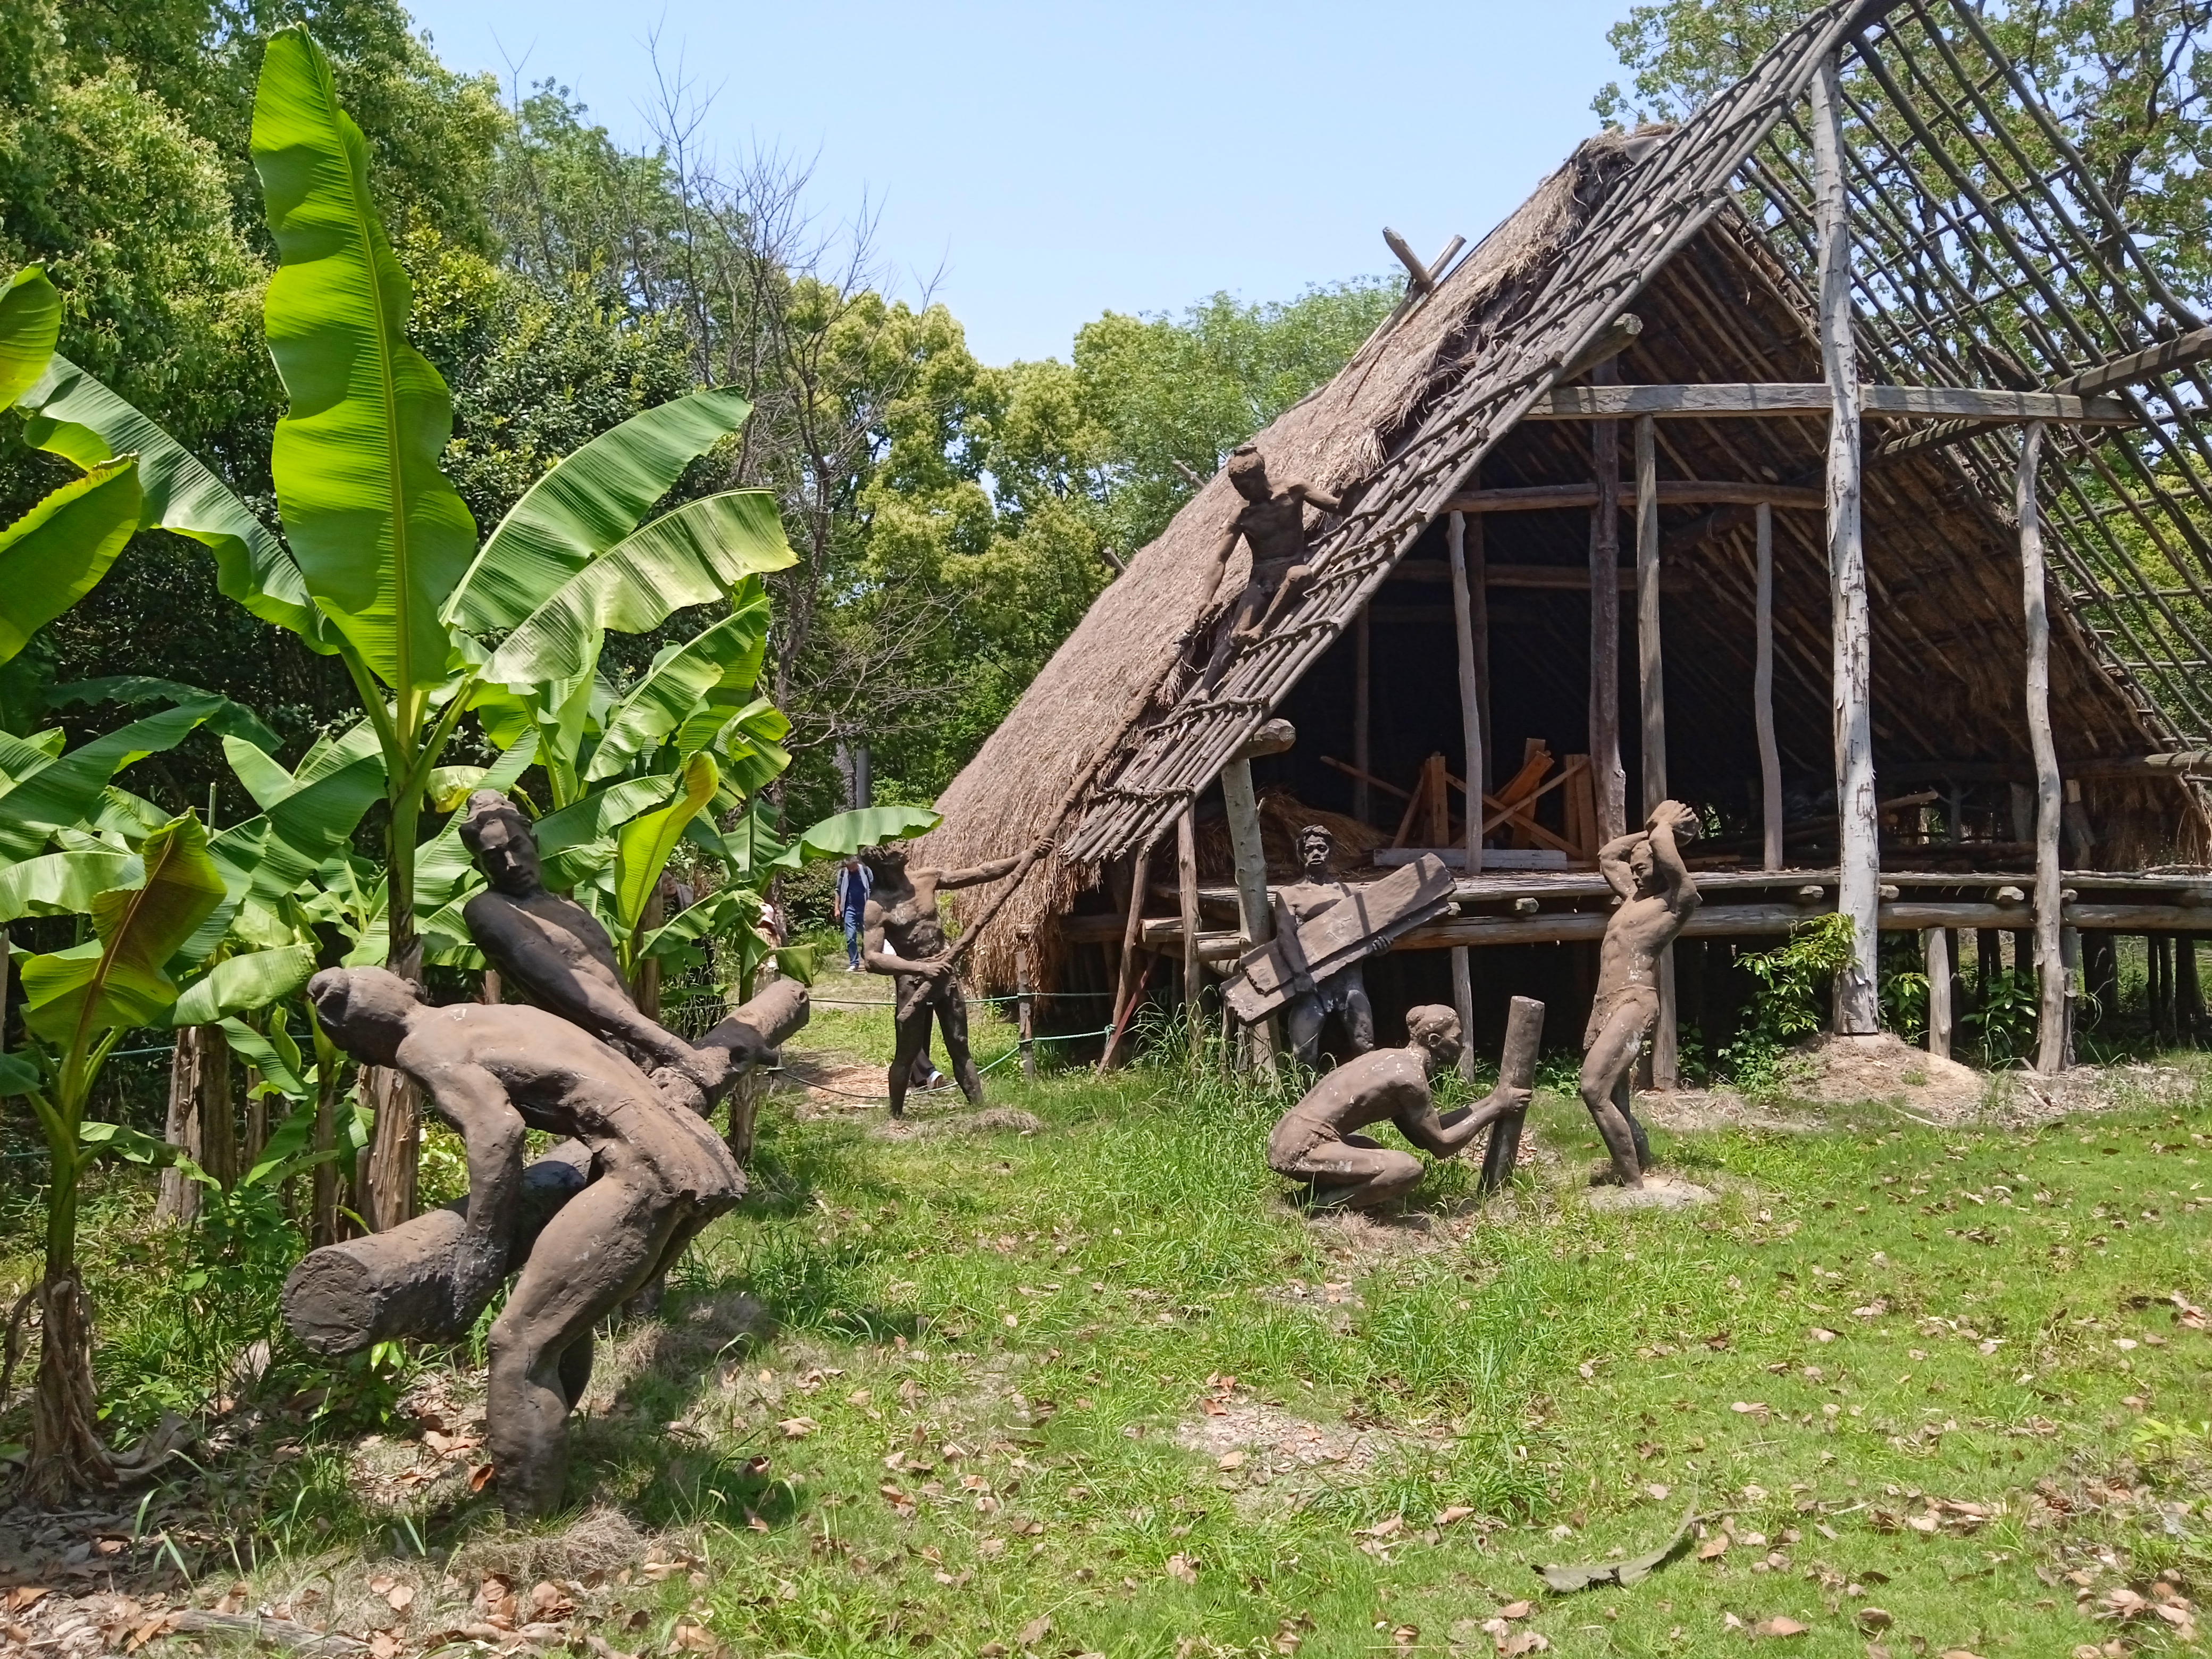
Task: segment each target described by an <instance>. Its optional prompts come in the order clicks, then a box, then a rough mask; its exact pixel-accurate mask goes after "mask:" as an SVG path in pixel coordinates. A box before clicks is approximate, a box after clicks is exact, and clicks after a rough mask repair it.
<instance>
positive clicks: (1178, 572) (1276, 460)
mask: <svg viewBox="0 0 2212 1659" xmlns="http://www.w3.org/2000/svg"><path fill="white" fill-rule="evenodd" d="M1639 142H1641V141H1640V140H1639V139H1638V138H1637V137H1632V136H1630V135H1624V134H1621V133H1617V132H1613V133H1604V134H1601V135H1599V136H1598V137H1595V138H1592V139H1590V140H1589V141H1588V142H1586V143H1583V145H1582V146H1581V147H1580V148H1578V149H1577V150H1576V151H1575V153H1574V155H1572V156H1571V158H1570V159H1569V160H1568V161H1567V163H1566V165H1565V166H1564V167H1560V168H1559V171H1558V172H1556V173H1553V174H1552V176H1551V177H1550V178H1548V179H1546V180H1545V181H1544V183H1543V184H1542V185H1540V186H1539V187H1538V188H1537V190H1536V191H1535V193H1534V195H1532V196H1531V197H1529V198H1528V200H1527V201H1526V202H1524V203H1523V204H1522V205H1521V207H1520V208H1519V210H1516V212H1515V213H1513V214H1512V215H1511V216H1510V217H1509V218H1507V219H1506V220H1505V221H1504V222H1503V223H1502V224H1500V225H1499V226H1498V228H1496V229H1495V230H1493V231H1492V232H1491V234H1489V235H1488V236H1486V237H1485V238H1484V239H1483V240H1482V241H1481V242H1480V244H1478V245H1477V246H1476V247H1475V248H1474V251H1473V252H1470V253H1468V255H1467V256H1466V257H1465V258H1462V260H1461V261H1460V262H1459V264H1457V265H1456V266H1455V268H1454V269H1453V270H1452V271H1451V272H1450V274H1449V276H1446V277H1445V278H1444V279H1443V282H1442V283H1439V284H1438V286H1437V289H1436V291H1435V292H1434V293H1433V294H1431V295H1429V296H1428V298H1427V299H1426V300H1425V301H1421V302H1420V303H1419V304H1417V305H1414V306H1413V307H1410V308H1409V309H1407V312H1406V313H1405V314H1404V315H1402V316H1401V317H1400V318H1399V319H1398V320H1397V321H1396V322H1395V324H1393V325H1389V326H1386V327H1385V328H1383V329H1382V330H1380V331H1377V333H1376V337H1374V338H1373V339H1370V341H1369V342H1368V343H1367V344H1366V345H1364V346H1363V347H1362V348H1361V349H1360V350H1359V351H1358V353H1357V354H1356V355H1355V356H1353V358H1352V362H1350V363H1348V364H1347V365H1346V367H1345V368H1344V369H1343V370H1342V372H1340V374H1338V375H1337V376H1336V378H1335V379H1334V380H1331V381H1330V382H1329V383H1328V385H1327V386H1323V387H1322V388H1321V389H1320V390H1319V391H1317V392H1315V393H1314V394H1313V395H1312V396H1311V397H1310V398H1306V399H1305V400H1304V402H1302V403H1300V404H1297V405H1296V406H1294V407H1293V408H1291V409H1290V410H1286V411H1285V413H1284V414H1283V415H1282V416H1280V417H1279V418H1278V419H1277V420H1276V421H1275V422H1273V424H1272V425H1270V426H1269V427H1267V428H1266V430H1264V431H1263V432H1261V434H1260V435H1259V436H1258V437H1257V439H1256V440H1255V441H1256V442H1257V443H1258V444H1259V446H1260V448H1261V453H1263V454H1265V456H1266V457H1267V467H1268V472H1269V475H1270V477H1272V478H1273V480H1274V481H1275V482H1276V483H1278V484H1280V483H1285V482H1287V481H1289V480H1291V479H1292V478H1304V479H1306V480H1308V481H1310V482H1312V483H1316V484H1319V485H1322V487H1324V488H1326V489H1331V490H1336V489H1342V488H1344V487H1345V486H1346V485H1347V484H1349V483H1352V482H1354V481H1356V480H1358V479H1361V478H1364V477H1367V476H1368V475H1370V473H1371V472H1372V471H1374V470H1375V468H1376V465H1378V464H1379V463H1380V462H1381V460H1382V459H1383V456H1384V455H1385V454H1386V453H1389V449H1390V447H1391V445H1392V444H1393V442H1394V441H1395V440H1397V439H1398V438H1399V437H1400V436H1401V435H1402V433H1403V432H1404V431H1405V429H1406V428H1407V426H1408V424H1409V423H1410V422H1411V421H1412V420H1413V417H1414V416H1415V415H1416V414H1417V413H1418V411H1419V410H1420V409H1421V407H1422V406H1423V405H1424V404H1425V403H1426V402H1427V401H1428V400H1429V398H1431V396H1433V395H1434V392H1435V391H1436V389H1437V386H1439V385H1440V384H1441V383H1442V382H1443V381H1445V380H1449V378H1450V377H1451V376H1452V375H1454V374H1455V373H1457V372H1458V370H1459V369H1460V368H1462V365H1463V363H1464V362H1465V360H1466V359H1467V358H1468V356H1470V355H1472V354H1473V353H1474V352H1476V351H1478V350H1480V349H1482V347H1483V346H1484V345H1485V344H1486V343H1487V342H1488V341H1490V340H1491V339H1492V338H1493V337H1495V336H1496V335H1497V334H1498V332H1499V331H1502V330H1503V329H1504V328H1507V327H1510V324H1511V322H1512V319H1513V318H1514V316H1515V314H1516V311H1517V309H1518V307H1519V306H1520V305H1521V303H1522V301H1524V300H1525V298H1526V296H1527V294H1528V289H1529V287H1530V283H1531V278H1532V277H1534V276H1535V275H1536V274H1537V273H1539V272H1541V270H1543V269H1544V268H1545V267H1546V266H1547V264H1549V263H1550V262H1552V261H1553V259H1555V258H1557V257H1558V256H1559V253H1560V252H1561V251H1562V250H1563V248H1564V247H1565V246H1566V244H1567V243H1568V242H1569V240H1571V238H1572V237H1573V236H1574V234H1575V233H1576V231H1577V228H1579V227H1580V226H1581V225H1582V224H1583V222H1584V221H1585V220H1586V219H1587V218H1588V217H1589V213H1590V210H1591V209H1592V208H1593V207H1594V206H1595V204H1596V203H1597V201H1598V200H1599V199H1600V197H1601V196H1602V194H1603V192H1604V191H1605V189H1606V187H1607V185H1609V184H1610V183H1611V182H1612V181H1613V179H1615V178H1617V177H1618V176H1619V175H1620V173H1621V172H1622V171H1623V169H1624V168H1625V167H1626V162H1627V159H1628V157H1629V155H1630V154H1631V150H1632V146H1634V145H1636V144H1638V143H1639ZM1239 505H1240V500H1239V498H1238V496H1237V494H1236V492H1235V490H1234V489H1231V486H1230V483H1229V481H1228V479H1227V477H1225V476H1223V475H1219V474H1217V475H1216V476H1215V477H1213V478H1212V479H1210V480H1209V481H1208V482H1207V483H1206V486H1205V487H1204V488H1203V489H1200V491H1199V492H1198V494H1197V495H1194V496H1193V497H1192V498H1191V499H1190V501H1188V502H1187V503H1185V505H1184V507H1183V509H1182V512H1180V513H1177V514H1176V517H1175V519H1174V521H1173V522H1172V523H1170V525H1169V526H1168V527H1167V529H1166V531H1165V532H1163V533H1162V535H1161V536H1160V538H1158V540H1157V541H1155V542H1153V543H1152V544H1151V545H1150V546H1149V547H1146V549H1144V550H1142V551H1141V552H1139V554H1138V555H1137V556H1135V557H1134V558H1133V560H1131V562H1130V564H1129V568H1128V570H1127V573H1126V574H1123V575H1121V576H1120V577H1118V578H1116V579H1115V582H1114V584H1113V585H1112V586H1110V587H1109V588H1108V589H1107V590H1106V591H1105V592H1103V593H1102V594H1101V595H1100V596H1099V597H1098V599H1097V603H1096V604H1094V605H1092V606H1091V611H1090V612H1089V614H1088V615H1086V616H1085V617H1084V619H1083V621H1082V623H1080V624H1079V626H1078V627H1077V628H1076V630H1075V632H1074V633H1073V635H1070V636H1069V637H1068V639H1067V641H1066V642H1065V643H1064V644H1063V645H1062V646H1061V647H1060V650H1059V651H1058V652H1057V653H1055V654H1054V657H1053V659H1052V660H1051V661H1050V662H1049V663H1048V664H1046V665H1045V667H1044V670H1043V671H1042V672H1041V673H1040V674H1039V675H1038V676H1037V678H1036V682H1035V683H1034V684H1032V685H1031V686H1030V690H1029V691H1028V693H1027V694H1026V695H1024V696H1023V698H1022V700H1021V702H1019V703H1018V705H1017V706H1016V707H1015V708H1014V710H1013V712H1012V714H1009V715H1008V716H1007V717H1006V720H1005V721H1004V722H1003V723H1002V724H1001V725H1000V726H999V728H998V730H997V731H995V732H993V733H992V734H991V736H990V737H989V738H987V740H986V741H985V743H984V744H983V747H982V749H981V751H980V752H979V753H978V754H977V756H976V757H975V759H974V760H973V761H971V762H970V763H969V765H968V767H967V769H965V770H964V771H963V772H962V773H961V775H959V777H957V779H955V780H954V781H953V783H952V786H951V788H949V789H947V790H946V791H945V793H944V795H943V796H942V797H940V798H939V800H938V802H937V806H938V810H939V811H940V812H942V813H943V814H944V815H945V823H944V824H943V825H942V826H941V827H940V828H939V829H935V830H933V831H932V832H931V833H930V834H929V835H928V836H926V837H924V838H923V840H922V842H921V846H920V847H919V848H918V849H917V850H916V853H915V859H916V861H917V862H918V863H921V864H927V865H932V866H939V867H948V868H949V867H952V866H960V865H969V864H977V863H981V862H984V861H986V860H990V859H994V858H1000V857H1005V856H1007V855H1009V854H1013V853H1016V852H1018V851H1019V850H1020V849H1021V848H1023V847H1024V846H1025V845H1027V844H1028V843H1029V842H1031V841H1033V840H1035V839H1036V837H1037V836H1041V835H1045V834H1048V833H1050V832H1052V831H1053V830H1054V829H1055V828H1056V827H1060V828H1066V827H1072V825H1071V826H1059V825H1056V824H1055V822H1054V820H1055V819H1056V818H1057V817H1058V815H1059V814H1060V811H1061V810H1062V808H1063V806H1064V805H1065V804H1066V802H1067V801H1068V800H1069V799H1070V797H1071V796H1072V795H1073V794H1075V793H1077V792H1079V791H1080V790H1081V789H1082V788H1083V787H1085V785H1086V783H1087V782H1088V781H1089V780H1090V779H1091V777H1092V776H1093V775H1096V774H1097V773H1098V772H1100V771H1101V769H1102V768H1103V765H1104V763H1106V762H1108V761H1109V758H1110V757H1111V756H1112V754H1113V753H1114V751H1115V749H1116V748H1118V747H1119V746H1120V745H1121V744H1122V743H1123V742H1124V741H1125V740H1126V738H1127V736H1128V734H1129V732H1131V729H1132V728H1133V726H1135V725H1136V723H1137V722H1138V721H1139V719H1140V718H1141V717H1142V716H1143V715H1144V714H1146V712H1147V711H1148V708H1149V706H1150V704H1151V703H1152V699H1153V697H1154V696H1155V694H1156V693H1157V692H1158V690H1160V688H1161V686H1162V684H1163V683H1164V681H1165V680H1166V679H1167V678H1168V676H1169V671H1170V669H1171V668H1172V667H1173V666H1174V665H1175V664H1176V659H1177V658H1178V656H1179V655H1180V653H1181V652H1182V648H1183V646H1184V644H1185V642H1186V641H1188V639H1189V638H1190V636H1191V635H1192V634H1193V633H1194V630H1195V629H1197V628H1198V627H1199V625H1200V623H1202V622H1203V621H1204V620H1205V618H1206V615H1207V613H1208V611H1209V609H1210V608H1211V607H1212V605H1213V602H1214V599H1215V596H1216V594H1217V592H1218V593H1219V594H1222V595H1225V596H1233V595H1234V594H1235V593H1237V592H1238V591H1239V590H1240V589H1241V588H1242V586H1243V582H1244V580H1245V578H1246V574H1247V573H1248V571H1249V553H1248V552H1247V551H1246V550H1244V549H1243V548H1242V547H1241V546H1240V548H1239V550H1237V552H1236V553H1235V554H1233V555H1232V556H1231V560H1230V564H1229V568H1227V569H1226V570H1225V571H1224V570H1222V569H1220V568H1218V566H1217V565H1216V564H1215V563H1214V560H1213V553H1214V549H1215V547H1216V546H1217V545H1218V543H1219V541H1220V538H1221V535H1222V532H1223V531H1224V530H1225V528H1226V527H1227V526H1228V524H1229V521H1230V520H1231V518H1232V517H1233V516H1234V515H1235V513H1236V512H1237V507H1238V506H1239ZM1348 850H1349V848H1348V844H1347V853H1348ZM1094 879H1095V872H1091V871H1090V870H1087V869H1080V868H1079V869H1073V870H1071V869H1068V868H1066V867H1064V866H1062V865H1061V863H1060V861H1059V860H1056V859H1055V860H1047V861H1045V862H1043V863H1041V864H1040V865H1039V866H1037V867H1036V869H1035V870H1033V871H1032V872H1030V875H1029V876H1028V877H1027V878H1025V880H1024V884H1023V888H1022V890H1021V891H1020V892H1018V894H1016V895H1015V896H1013V897H1012V899H1011V900H1009V901H1008V902H1007V903H1006V907H1005V908H1003V909H1002V910H1001V911H1000V913H999V914H998V915H997V917H996V919H995V920H994V921H993V922H992V923H991V925H990V928H989V930H988V931H987V933H986V934H985V935H984V937H983V938H982V939H981V940H980V941H979V942H978V944H977V945H976V946H975V952H974V956H973V958H972V960H973V961H974V963H975V972H976V975H977V978H978V980H979V981H981V983H983V984H984V985H986V986H987V987H992V988H994V989H1003V988H1005V987H1008V986H1010V985H1011V984H1012V981H1013V974H1014V948H1015V944H1016V939H1017V934H1018V930H1019V929H1021V928H1023V927H1031V928H1034V929H1036V951H1037V962H1038V964H1039V971H1040V973H1041V974H1042V975H1044V976H1045V977H1046V978H1049V975H1050V964H1051V963H1053V962H1054V960H1055V959H1056V957H1057V955H1058V947H1057V943H1056V941H1055V939H1054V937H1053V934H1052V931H1051V928H1050V927H1049V922H1050V919H1051V918H1052V917H1054V916H1055V915H1064V914H1066V911H1067V910H1068V909H1069V908H1070V907H1071V905H1072V904H1073V901H1074V898H1075V896H1076V894H1077V893H1078V892H1079V891H1081V890H1083V889H1084V888H1085V887H1087V886H1089V885H1090V884H1091V882H1092V881H1093V880H1094ZM995 890H996V889H995V887H986V888H977V889H971V890H967V891H965V892H963V893H962V894H961V895H960V896H959V908H960V909H961V910H962V911H963V912H964V913H965V914H967V915H980V914H981V912H982V910H983V908H985V907H986V906H987V905H988V904H989V903H990V902H991V898H992V896H993V894H994V892H995Z"/></svg>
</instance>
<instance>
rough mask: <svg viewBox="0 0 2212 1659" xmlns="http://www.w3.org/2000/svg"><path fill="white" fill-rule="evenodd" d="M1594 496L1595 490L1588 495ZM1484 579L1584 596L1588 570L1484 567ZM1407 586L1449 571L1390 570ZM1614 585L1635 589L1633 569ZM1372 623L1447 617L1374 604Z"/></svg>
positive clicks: (1427, 566) (1434, 567)
mask: <svg viewBox="0 0 2212 1659" xmlns="http://www.w3.org/2000/svg"><path fill="white" fill-rule="evenodd" d="M1590 493H1591V494H1592V495H1595V494H1596V492H1595V490H1593V491H1591V492H1590ZM1468 517H1469V519H1470V520H1472V522H1473V523H1474V525H1477V526H1480V524H1481V523H1482V520H1483V517H1484V515H1483V514H1481V513H1470V514H1468ZM1485 574H1486V579H1487V580H1488V581H1489V584H1490V586H1492V587H1497V588H1513V589H1518V590H1525V591H1528V592H1539V593H1587V592H1589V567H1588V566H1587V565H1567V564H1493V565H1490V566H1488V567H1487V568H1486V573H1485ZM1388 580H1390V581H1392V582H1395V583H1401V584H1404V585H1406V586H1429V585H1431V584H1439V583H1443V582H1448V581H1449V580H1451V568H1450V567H1449V565H1444V564H1438V563H1436V562H1432V561H1429V560H1422V561H1419V562H1411V563H1407V564H1401V565H1400V566H1398V568H1396V569H1395V570H1393V571H1392V572H1391V573H1390V574H1389V579H1388ZM1613 586H1615V587H1617V588H1619V589H1620V590H1621V591H1622V592H1630V591H1632V590H1633V589H1634V587H1635V586H1636V572H1635V571H1634V569H1632V568H1628V567H1623V568H1621V569H1620V570H1619V571H1617V572H1615V573H1614V580H1613ZM1373 610H1374V611H1375V620H1376V621H1377V622H1381V623H1390V622H1399V623H1407V622H1426V621H1429V620H1431V618H1432V617H1438V616H1444V615H1449V612H1436V611H1429V610H1426V609H1425V608H1424V607H1422V606H1420V605H1376V606H1374V607H1373Z"/></svg>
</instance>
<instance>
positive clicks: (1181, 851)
mask: <svg viewBox="0 0 2212 1659" xmlns="http://www.w3.org/2000/svg"><path fill="white" fill-rule="evenodd" d="M1196 813H1197V805H1196V804H1195V803H1193V804H1192V805H1189V806H1186V807H1184V808H1183V809H1182V814H1181V815H1180V816H1179V817H1177V818H1176V919H1177V920H1178V921H1181V922H1182V940H1183V944H1182V1000H1183V1006H1184V1008H1185V1009H1186V1011H1187V1012H1188V1016H1189V1020H1190V1032H1191V1044H1192V1052H1193V1053H1194V1054H1195V1053H1196V1052H1197V1046H1198V1004H1199V999H1200V995H1201V994H1203V993H1204V991H1205V989H1206V972H1205V969H1204V968H1203V967H1202V966H1201V964H1200V962H1199V959H1198V827H1197V820H1196Z"/></svg>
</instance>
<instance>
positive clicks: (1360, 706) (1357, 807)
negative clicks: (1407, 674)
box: [1352, 605, 1375, 823]
mask: <svg viewBox="0 0 2212 1659" xmlns="http://www.w3.org/2000/svg"><path fill="white" fill-rule="evenodd" d="M1368 610H1369V607H1368V606H1366V605H1361V606H1360V607H1359V615H1358V617H1357V618H1356V619H1355V620H1354V621H1353V623H1352V764H1353V765H1354V766H1356V767H1358V769H1359V771H1360V775H1359V776H1358V777H1357V778H1355V779H1353V780H1352V817H1355V818H1357V819H1358V820H1359V822H1360V823H1369V822H1370V821H1371V820H1372V819H1373V817H1374V813H1375V796H1374V791H1373V788H1372V787H1371V786H1370V784H1369V783H1368V781H1367V777H1366V775H1367V774H1368V773H1370V772H1371V771H1372V770H1374V757H1373V755H1372V753H1371V751H1370V748H1369V743H1368V733H1369V730H1370V720H1372V718H1373V713H1374V704H1373V701H1372V699H1373V695H1374V694H1373V690H1372V688H1373V685H1374V679H1375V676H1374V665H1373V661H1372V659H1371V658H1370V654H1369V640H1368V623H1367V612H1368Z"/></svg>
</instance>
